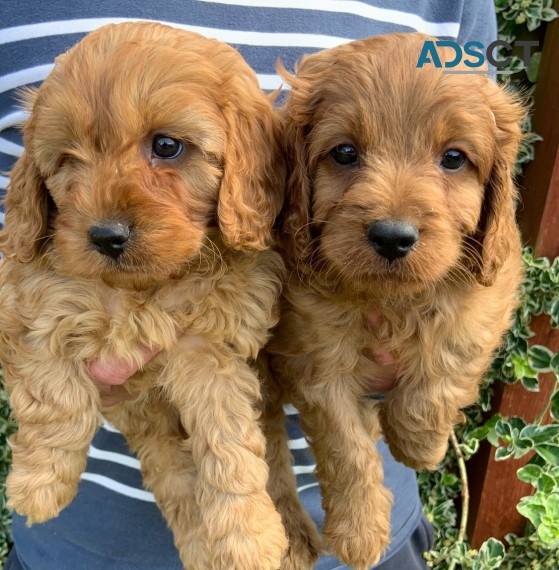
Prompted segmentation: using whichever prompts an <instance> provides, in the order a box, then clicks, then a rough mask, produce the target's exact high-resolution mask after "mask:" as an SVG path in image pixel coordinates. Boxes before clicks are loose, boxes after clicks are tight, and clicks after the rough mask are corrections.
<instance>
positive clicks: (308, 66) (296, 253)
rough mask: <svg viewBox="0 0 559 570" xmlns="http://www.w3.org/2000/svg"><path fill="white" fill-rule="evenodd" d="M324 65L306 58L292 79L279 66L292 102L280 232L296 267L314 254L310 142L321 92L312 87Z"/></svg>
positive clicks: (285, 115) (287, 112)
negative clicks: (287, 171) (308, 143)
mask: <svg viewBox="0 0 559 570" xmlns="http://www.w3.org/2000/svg"><path fill="white" fill-rule="evenodd" d="M324 65H326V61H324V62H323V58H322V57H321V54H320V53H318V54H314V55H310V56H307V57H305V58H303V60H302V62H301V65H300V66H299V68H298V69H296V73H297V75H296V76H295V75H291V74H290V73H289V72H288V71H287V70H286V69H285V67H283V65H282V64H281V63H280V62H278V65H277V69H278V73H279V74H280V75H281V77H282V78H283V79H285V80H286V81H287V82H288V83H289V84H290V85H291V91H290V93H289V96H288V99H287V101H286V103H285V104H284V105H283V107H282V109H281V117H282V133H283V136H282V141H283V145H284V151H285V155H286V160H287V163H288V164H289V173H288V175H287V181H286V201H285V205H284V208H283V211H282V213H281V217H280V231H281V236H282V237H281V242H282V245H283V247H284V249H285V254H286V255H287V257H288V258H289V259H290V260H291V262H292V263H293V264H295V265H296V264H298V263H299V262H300V261H301V260H302V259H304V258H307V257H309V256H310V254H311V253H312V252H311V250H310V244H311V241H312V237H311V227H310V226H311V217H312V211H311V210H312V177H311V169H312V165H311V164H310V161H311V157H310V156H309V154H308V148H307V144H306V142H307V139H308V137H309V135H310V130H311V126H312V119H313V110H314V109H316V107H317V105H318V103H319V102H320V98H319V97H317V94H318V93H319V92H320V89H317V90H314V91H313V89H312V86H313V85H317V84H318V78H319V77H320V74H321V72H322V71H323V70H324Z"/></svg>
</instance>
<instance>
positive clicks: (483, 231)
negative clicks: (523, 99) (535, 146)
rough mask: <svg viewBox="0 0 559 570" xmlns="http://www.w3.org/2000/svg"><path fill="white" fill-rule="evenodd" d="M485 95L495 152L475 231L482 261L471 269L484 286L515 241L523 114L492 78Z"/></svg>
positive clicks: (516, 237) (517, 104)
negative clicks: (516, 173)
mask: <svg viewBox="0 0 559 570" xmlns="http://www.w3.org/2000/svg"><path fill="white" fill-rule="evenodd" d="M488 97H489V105H490V107H491V111H492V113H493V116H494V118H495V154H494V159H493V167H492V170H491V174H490V176H489V180H488V181H487V183H486V185H485V196H484V201H483V205H482V213H481V216H480V221H479V224H478V230H477V236H478V237H477V240H478V241H479V242H480V243H481V244H482V245H481V252H480V253H481V261H480V264H479V267H477V268H476V270H475V271H474V273H475V274H476V279H477V280H478V282H479V283H481V284H482V285H485V286H490V285H492V284H493V282H494V281H495V278H496V276H497V273H498V271H499V269H500V268H501V267H502V265H503V263H504V262H505V260H506V258H507V257H508V255H509V253H510V252H511V247H514V242H515V241H518V230H517V228H516V218H515V209H516V199H517V192H516V188H515V185H514V165H515V162H516V155H517V153H518V146H519V144H520V141H521V139H522V130H521V128H522V121H523V119H524V117H525V115H526V110H525V108H524V107H523V105H522V104H521V103H520V102H519V101H518V99H517V98H516V97H515V96H513V95H512V94H510V93H508V92H507V91H506V90H505V89H503V88H502V87H499V86H498V85H496V84H494V83H493V82H492V81H491V86H490V89H489V94H488Z"/></svg>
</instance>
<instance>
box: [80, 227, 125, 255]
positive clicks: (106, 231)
mask: <svg viewBox="0 0 559 570" xmlns="http://www.w3.org/2000/svg"><path fill="white" fill-rule="evenodd" d="M129 238H130V227H129V226H127V225H126V224H122V223H120V222H102V223H100V224H98V225H95V226H91V227H90V228H89V239H90V241H91V243H92V244H93V247H95V249H96V250H97V251H98V252H99V253H102V254H103V255H107V256H108V257H112V258H113V259H116V258H117V257H118V256H119V255H120V254H121V253H122V252H123V251H124V248H125V247H126V244H127V243H128V239H129Z"/></svg>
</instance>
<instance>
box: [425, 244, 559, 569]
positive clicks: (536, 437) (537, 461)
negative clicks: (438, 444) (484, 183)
mask: <svg viewBox="0 0 559 570" xmlns="http://www.w3.org/2000/svg"><path fill="white" fill-rule="evenodd" d="M523 260H524V265H525V268H526V277H525V280H524V283H523V286H522V292H521V299H522V302H521V305H520V307H519V308H518V310H517V312H516V316H515V320H514V324H513V326H512V328H511V330H510V332H509V333H508V335H507V337H506V339H505V342H504V343H503V346H502V348H501V350H500V351H499V353H498V354H497V355H496V357H495V359H494V361H493V363H492V365H491V368H490V369H489V371H488V373H487V376H486V378H485V384H484V387H483V389H482V391H481V394H480V398H479V401H478V404H477V405H476V406H475V407H473V408H471V409H469V410H467V422H466V423H465V425H463V426H461V427H460V429H459V430H458V431H457V436H456V437H455V438H453V439H454V441H453V446H452V447H451V449H450V450H449V453H448V455H447V457H446V458H445V461H444V462H443V464H442V466H441V469H440V470H439V471H438V472H436V473H420V474H419V482H420V487H421V490H422V497H423V502H424V508H425V512H426V514H427V517H428V518H429V519H430V520H431V522H432V523H433V526H434V529H435V534H436V544H435V548H434V549H433V550H432V551H431V552H430V553H429V554H428V558H427V559H428V564H429V565H430V566H431V567H433V568H438V569H440V570H452V569H453V568H455V567H457V568H463V569H470V568H471V569H477V568H483V569H490V568H491V569H492V568H511V569H512V568H515V569H517V568H518V569H519V568H529V567H531V565H533V564H535V567H541V568H546V567H550V568H551V567H559V551H558V547H559V423H558V422H559V353H554V352H552V351H551V350H550V349H549V348H547V347H545V346H539V345H533V346H529V340H530V338H531V337H532V336H533V333H532V331H531V330H530V321H531V320H532V318H533V317H534V316H537V315H542V314H543V315H548V316H549V318H550V322H551V324H552V326H554V327H559V258H557V259H555V261H553V263H550V262H549V260H548V259H546V258H535V257H534V256H533V253H532V251H531V249H529V248H526V249H525V250H524V253H523ZM542 373H550V374H552V375H553V377H554V378H555V387H554V389H553V390H552V394H551V397H550V398H549V400H548V401H547V402H546V405H545V406H544V407H543V409H542V410H541V411H540V413H539V414H538V416H537V418H536V419H535V420H534V422H532V423H528V422H526V421H525V420H524V419H522V418H520V417H511V418H506V417H503V416H500V415H498V414H494V415H493V416H491V417H490V418H489V419H488V420H484V417H485V415H486V412H488V411H490V409H491V394H492V387H493V384H494V382H496V381H504V382H507V383H512V382H520V383H521V384H522V385H523V386H524V387H525V388H526V389H527V390H529V391H532V392H535V391H539V388H540V386H539V376H540V374H542ZM548 415H549V416H550V418H551V423H545V422H546V421H547V419H548ZM484 440H487V441H488V442H489V443H491V444H492V445H493V446H495V447H496V448H497V449H496V453H495V459H496V460H497V461H505V460H507V459H508V458H515V459H518V458H520V457H524V456H526V455H528V454H530V455H531V456H532V457H531V459H530V461H529V462H528V463H527V464H526V466H524V467H522V468H521V469H519V471H518V478H519V479H520V480H521V481H525V482H527V483H530V484H531V485H532V486H533V487H534V490H535V492H534V494H533V495H530V496H527V497H524V498H522V500H521V501H520V503H519V504H518V506H517V509H518V511H519V512H520V514H522V515H523V516H525V517H526V518H527V519H528V521H529V522H530V524H529V525H528V527H527V531H526V534H525V536H523V537H517V536H514V535H509V536H507V538H506V542H507V546H508V548H505V545H504V544H503V543H501V542H500V541H498V540H496V539H494V538H491V539H489V540H488V541H486V542H485V543H484V544H483V545H482V547H481V548H480V549H479V551H476V550H472V549H470V548H469V546H468V544H467V542H466V540H465V528H466V521H467V516H468V515H467V503H468V497H467V475H466V470H465V465H464V462H465V461H467V460H468V459H469V458H470V457H471V456H472V455H473V454H474V453H476V452H477V451H478V448H479V445H480V443H481V442H482V441H484ZM464 491H466V495H465V494H464ZM458 498H459V499H461V514H462V516H461V520H460V524H457V521H458V516H457V506H456V499H458ZM539 564H541V565H540V566H538V565H539Z"/></svg>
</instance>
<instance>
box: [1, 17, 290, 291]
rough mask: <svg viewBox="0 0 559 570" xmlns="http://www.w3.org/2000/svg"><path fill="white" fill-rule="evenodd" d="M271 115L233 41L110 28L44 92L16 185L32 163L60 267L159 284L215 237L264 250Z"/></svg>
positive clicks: (203, 254) (132, 283)
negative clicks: (229, 45) (48, 210)
mask: <svg viewBox="0 0 559 570" xmlns="http://www.w3.org/2000/svg"><path fill="white" fill-rule="evenodd" d="M273 123H274V118H273V114H272V109H271V106H270V104H269V102H268V101H267V100H266V99H265V97H264V96H263V94H262V93H261V92H260V89H259V88H258V85H257V83H256V79H255V77H254V75H253V74H252V73H251V72H250V70H249V69H248V67H247V66H246V64H245V63H244V62H243V60H242V59H241V57H240V56H239V55H238V54H237V53H236V52H235V51H234V50H233V49H231V48H229V47H227V46H224V45H223V44H219V43H218V42H213V41H211V40H206V39H204V38H201V37H199V36H196V35H194V34H187V33H185V32H179V31H177V30H172V29H170V28H166V27H164V26H158V25H152V24H135V25H132V26H130V25H127V26H122V27H119V26H112V27H109V28H104V29H102V30H100V31H98V32H95V33H94V34H91V35H90V36H88V37H87V38H86V39H85V40H83V41H82V42H81V43H80V44H78V45H77V46H76V47H75V48H74V49H73V50H71V51H70V52H69V53H67V54H66V55H64V56H63V57H61V58H60V60H59V61H58V62H57V66H56V67H55V70H54V71H53V73H52V74H51V76H49V78H48V79H47V80H46V82H45V83H44V84H43V86H42V87H41V89H40V90H39V93H38V95H37V96H36V98H35V99H34V101H33V108H32V115H31V119H30V121H29V122H28V125H27V126H26V132H25V135H26V155H27V156H26V157H24V159H22V163H21V164H18V166H16V171H15V173H14V177H13V180H12V189H13V190H15V192H14V195H15V196H17V194H18V193H20V194H23V193H25V192H30V191H31V190H30V189H26V190H23V188H22V187H23V186H25V184H23V183H22V178H24V177H25V176H28V175H29V173H28V171H29V170H33V171H34V172H35V177H36V178H38V179H39V180H40V183H39V185H40V186H42V187H43V194H44V196H43V198H42V204H43V205H42V206H40V207H44V202H45V201H46V202H47V204H48V205H50V220H47V221H46V224H47V226H48V225H50V226H51V230H50V233H51V234H52V235H51V239H50V247H51V252H50V259H51V260H52V262H53V263H54V265H55V267H56V268H57V269H58V270H60V271H63V272H65V273H69V274H72V275H78V276H82V277H93V278H102V279H103V280H104V281H105V282H107V283H109V284H110V285H115V286H121V287H131V288H144V287H148V286H154V285H159V284H161V283H163V282H165V281H166V280H168V279H172V278H177V277H180V276H182V275H184V274H185V272H186V271H188V270H189V269H190V268H192V267H198V266H199V265H200V264H202V265H204V263H205V262H206V260H209V259H213V258H214V257H215V256H214V253H213V252H212V250H211V245H210V243H209V241H208V240H214V239H215V238H216V237H218V236H219V237H220V239H221V241H222V242H225V243H226V244H227V245H230V246H231V247H235V248H240V247H244V246H248V247H253V248H256V249H262V248H263V247H265V243H266V241H267V237H268V234H269V231H270V228H271V224H272V221H273V218H274V217H275V215H276V214H277V210H278V208H279V206H280V202H281V197H280V194H281V192H280V188H279V180H280V178H281V176H280V174H279V172H276V171H275V166H276V164H275V162H274V161H275V155H276V154H278V153H276V152H275V149H274V148H273V146H274V136H275V135H274V124H273ZM253 137H256V138H255V139H254V138H253ZM253 145H255V147H257V148H258V154H257V153H256V152H255V151H253V148H252V147H253ZM251 154H253V155H255V157H256V156H258V159H256V158H254V159H247V158H245V157H246V156H247V155H248V156H250V155H251ZM24 161H26V164H23V162H24ZM31 162H32V164H29V163H31ZM235 169H239V171H241V172H243V175H242V176H245V177H246V178H243V179H241V180H238V179H237V176H238V175H237V172H236V170H235ZM243 169H244V170H243ZM24 173H25V174H24ZM239 176H241V175H239ZM276 178H277V179H276ZM27 186H32V184H28V185H27ZM38 193H39V194H40V193H41V191H40V190H39V191H38ZM243 193H244V194H243ZM250 201H252V202H253V204H252V206H253V207H254V206H257V205H259V203H260V206H261V208H260V210H259V211H258V212H256V211H255V210H254V209H253V208H251V205H250V204H247V202H250ZM9 206H10V205H9V204H8V212H9V211H10V210H9ZM247 210H248V213H246V211H247ZM15 211H16V208H14V212H15ZM243 215H245V218H242V216H243ZM251 216H252V217H251ZM12 218H15V214H12ZM7 222H8V219H7ZM242 222H244V223H242ZM42 223H43V224H44V223H45V221H44V220H43V222H42ZM43 232H44V228H43ZM46 234H47V235H48V234H49V231H48V229H47V231H46ZM220 234H221V235H220Z"/></svg>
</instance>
